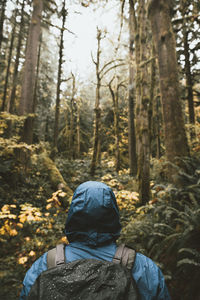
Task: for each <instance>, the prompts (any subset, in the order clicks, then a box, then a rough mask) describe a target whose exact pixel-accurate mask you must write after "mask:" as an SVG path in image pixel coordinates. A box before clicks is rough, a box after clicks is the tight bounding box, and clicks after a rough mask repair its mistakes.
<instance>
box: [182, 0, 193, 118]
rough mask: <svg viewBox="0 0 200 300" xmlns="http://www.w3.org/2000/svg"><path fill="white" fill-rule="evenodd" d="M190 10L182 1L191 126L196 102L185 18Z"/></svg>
mask: <svg viewBox="0 0 200 300" xmlns="http://www.w3.org/2000/svg"><path fill="white" fill-rule="evenodd" d="M187 8H188V3H187V2H186V1H184V0H183V1H181V7H180V9H181V14H182V18H183V25H182V34H183V47H184V50H183V51H184V56H185V76H186V89H187V100H188V112H189V122H190V124H194V123H195V112H194V101H193V79H192V73H191V63H190V48H189V40H188V34H189V29H188V28H187V24H186V20H185V16H186V12H187Z"/></svg>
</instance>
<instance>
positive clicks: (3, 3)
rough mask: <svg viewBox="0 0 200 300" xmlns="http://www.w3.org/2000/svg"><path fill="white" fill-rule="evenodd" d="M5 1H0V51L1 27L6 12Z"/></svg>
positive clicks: (0, 40)
mask: <svg viewBox="0 0 200 300" xmlns="http://www.w3.org/2000/svg"><path fill="white" fill-rule="evenodd" d="M6 3H7V0H2V3H1V16H0V49H1V44H2V41H3V25H4V21H5V10H6Z"/></svg>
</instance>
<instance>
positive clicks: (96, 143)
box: [90, 28, 102, 176]
mask: <svg viewBox="0 0 200 300" xmlns="http://www.w3.org/2000/svg"><path fill="white" fill-rule="evenodd" d="M101 39H102V32H101V30H100V29H98V28H97V56H96V61H95V60H94V59H93V62H94V64H95V66H96V79H97V84H96V100H95V109H94V111H95V125H94V145H93V154H92V162H91V167H90V173H91V175H92V176H93V175H94V173H95V169H96V162H97V157H98V151H100V124H101V109H100V87H101V76H100V53H101Z"/></svg>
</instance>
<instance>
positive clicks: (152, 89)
mask: <svg viewBox="0 0 200 300" xmlns="http://www.w3.org/2000/svg"><path fill="white" fill-rule="evenodd" d="M151 50H152V51H151V57H152V61H151V71H150V72H151V74H150V77H151V78H150V93H149V96H150V97H149V112H148V114H149V147H150V155H151V157H153V156H154V153H153V152H154V151H153V141H154V137H155V132H154V130H153V128H154V118H153V115H154V114H155V113H154V101H155V86H156V60H155V47H154V45H153V44H152V49H151ZM155 125H156V124H155Z"/></svg>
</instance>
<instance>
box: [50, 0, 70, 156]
mask: <svg viewBox="0 0 200 300" xmlns="http://www.w3.org/2000/svg"><path fill="white" fill-rule="evenodd" d="M66 15H67V11H66V9H65V1H63V8H62V28H61V30H60V45H59V62H58V78H57V91H56V109H55V121H54V137H53V154H52V156H54V154H55V153H56V152H57V148H58V134H59V118H60V85H61V75H62V63H63V48H64V46H63V36H64V27H65V20H66Z"/></svg>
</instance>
